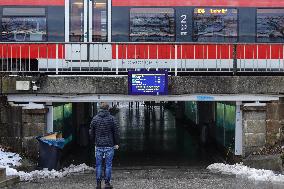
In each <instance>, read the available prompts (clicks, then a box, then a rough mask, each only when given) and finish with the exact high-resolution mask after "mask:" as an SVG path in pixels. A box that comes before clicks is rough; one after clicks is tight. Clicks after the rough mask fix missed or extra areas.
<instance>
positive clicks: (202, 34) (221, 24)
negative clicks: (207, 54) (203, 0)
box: [193, 8, 238, 42]
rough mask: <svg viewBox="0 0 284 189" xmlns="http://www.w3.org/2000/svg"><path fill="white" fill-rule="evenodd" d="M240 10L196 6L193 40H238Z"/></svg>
mask: <svg viewBox="0 0 284 189" xmlns="http://www.w3.org/2000/svg"><path fill="white" fill-rule="evenodd" d="M237 38H238V10H237V9H227V8H195V9H194V15H193V41H200V42H236V41H237Z"/></svg>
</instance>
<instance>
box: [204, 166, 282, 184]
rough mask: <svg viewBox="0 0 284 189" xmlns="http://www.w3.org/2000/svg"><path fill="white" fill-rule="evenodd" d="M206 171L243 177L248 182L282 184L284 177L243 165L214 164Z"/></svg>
mask: <svg viewBox="0 0 284 189" xmlns="http://www.w3.org/2000/svg"><path fill="white" fill-rule="evenodd" d="M207 169H209V170H211V171H213V172H220V173H222V174H233V175H237V176H239V177H245V178H248V179H249V180H255V181H268V182H284V175H281V174H275V173H274V172H273V171H270V170H264V169H255V168H250V167H247V166H244V165H243V164H235V165H227V164H223V163H214V164H211V165H209V166H208V167H207Z"/></svg>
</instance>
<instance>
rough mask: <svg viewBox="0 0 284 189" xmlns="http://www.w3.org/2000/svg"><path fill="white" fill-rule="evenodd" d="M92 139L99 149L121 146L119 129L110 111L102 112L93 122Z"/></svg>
mask: <svg viewBox="0 0 284 189" xmlns="http://www.w3.org/2000/svg"><path fill="white" fill-rule="evenodd" d="M90 132H91V133H90V134H91V139H92V140H93V141H94V142H95V145H96V146H97V147H113V146H115V145H119V128H118V123H117V121H116V120H115V118H114V117H113V116H112V115H110V113H109V111H108V110H100V111H99V113H98V115H96V116H95V117H94V118H93V120H92V122H91V131H90Z"/></svg>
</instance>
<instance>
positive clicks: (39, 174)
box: [0, 148, 94, 181]
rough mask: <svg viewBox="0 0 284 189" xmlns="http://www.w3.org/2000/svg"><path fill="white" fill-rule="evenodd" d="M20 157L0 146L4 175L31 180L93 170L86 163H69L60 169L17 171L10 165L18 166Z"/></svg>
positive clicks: (0, 164)
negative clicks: (66, 166) (4, 169)
mask: <svg viewBox="0 0 284 189" xmlns="http://www.w3.org/2000/svg"><path fill="white" fill-rule="evenodd" d="M21 159H22V158H21V157H20V155H19V154H15V153H11V152H5V151H4V150H2V149H1V148H0V167H1V168H6V175H7V176H10V175H18V176H20V180H21V181H32V180H36V179H46V178H62V177H65V176H68V175H70V174H73V173H82V172H85V171H93V170H94V168H92V167H89V166H87V165H86V164H81V165H77V166H75V165H70V166H69V167H68V168H63V169H62V170H60V171H55V170H51V171H49V170H47V169H43V170H35V171H32V172H29V173H27V172H23V171H17V170H16V169H15V168H12V166H14V167H15V166H20V165H21V163H20V161H21Z"/></svg>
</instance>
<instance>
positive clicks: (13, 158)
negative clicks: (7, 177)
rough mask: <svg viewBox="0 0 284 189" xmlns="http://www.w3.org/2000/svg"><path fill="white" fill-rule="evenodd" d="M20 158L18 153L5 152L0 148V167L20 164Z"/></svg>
mask: <svg viewBox="0 0 284 189" xmlns="http://www.w3.org/2000/svg"><path fill="white" fill-rule="evenodd" d="M21 159H22V158H21V157H20V155H19V154H15V153H11V152H5V151H4V150H3V149H1V148H0V167H2V168H6V167H10V166H20V165H21V163H20V161H21Z"/></svg>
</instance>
